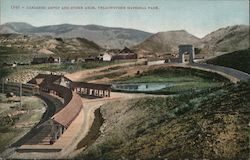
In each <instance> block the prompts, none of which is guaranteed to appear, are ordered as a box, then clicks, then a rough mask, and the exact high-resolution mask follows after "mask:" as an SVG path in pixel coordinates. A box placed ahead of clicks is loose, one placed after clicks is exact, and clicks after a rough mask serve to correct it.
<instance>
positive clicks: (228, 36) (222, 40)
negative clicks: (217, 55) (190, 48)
mask: <svg viewBox="0 0 250 160" xmlns="http://www.w3.org/2000/svg"><path fill="white" fill-rule="evenodd" d="M249 33H250V31H249V26H246V25H235V26H228V27H225V28H220V29H218V30H216V31H214V32H212V33H210V34H208V35H206V36H205V37H203V38H202V39H201V41H200V43H199V45H200V47H201V48H203V49H205V50H207V51H217V52H232V51H237V50H241V49H247V48H249V38H250V37H249Z"/></svg>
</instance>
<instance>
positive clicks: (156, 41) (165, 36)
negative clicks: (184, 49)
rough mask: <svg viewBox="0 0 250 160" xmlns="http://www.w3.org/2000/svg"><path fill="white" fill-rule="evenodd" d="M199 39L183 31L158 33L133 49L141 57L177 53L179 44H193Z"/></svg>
mask: <svg viewBox="0 0 250 160" xmlns="http://www.w3.org/2000/svg"><path fill="white" fill-rule="evenodd" d="M199 40H200V39H199V38H197V37H195V36H193V35H192V34H190V33H188V32H187V31H185V30H178V31H167V32H159V33H156V34H154V35H152V36H151V37H149V38H148V39H147V40H145V41H144V42H143V43H141V44H139V45H137V46H135V47H134V48H135V49H136V50H137V51H138V52H139V53H141V54H143V55H149V54H157V53H158V54H163V53H173V52H175V53H176V52H178V45H180V44H195V43H198V41H199Z"/></svg>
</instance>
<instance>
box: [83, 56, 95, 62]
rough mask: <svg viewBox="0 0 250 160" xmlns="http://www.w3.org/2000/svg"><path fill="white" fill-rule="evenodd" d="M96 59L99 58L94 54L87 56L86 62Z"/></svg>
mask: <svg viewBox="0 0 250 160" xmlns="http://www.w3.org/2000/svg"><path fill="white" fill-rule="evenodd" d="M96 60H97V58H96V57H94V56H89V57H87V58H85V62H92V61H96Z"/></svg>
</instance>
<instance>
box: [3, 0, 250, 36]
mask: <svg viewBox="0 0 250 160" xmlns="http://www.w3.org/2000/svg"><path fill="white" fill-rule="evenodd" d="M0 2H1V3H0V6H1V8H0V9H1V10H0V11H1V12H0V13H1V15H0V24H4V23H7V22H27V23H29V24H31V25H34V26H44V25H55V24H64V23H68V24H79V25H87V24H96V25H102V26H108V27H122V28H133V29H139V30H144V31H147V32H151V33H156V32H162V31H169V30H180V29H184V30H186V31H188V32H189V33H191V34H193V35H195V36H197V37H203V36H205V35H206V34H208V33H210V32H212V31H214V30H217V29H218V28H221V27H226V26H230V25H237V24H246V25H249V1H248V0H0ZM49 7H50V8H49ZM51 7H52V8H51ZM53 7H55V8H53ZM67 7H68V8H67ZM81 7H82V8H81ZM85 7H89V8H85ZM107 7H114V8H107ZM117 7H118V8H119V9H118V8H117ZM129 7H137V8H133V9H130V8H129ZM34 8H35V9H34ZM124 8H125V9H124Z"/></svg>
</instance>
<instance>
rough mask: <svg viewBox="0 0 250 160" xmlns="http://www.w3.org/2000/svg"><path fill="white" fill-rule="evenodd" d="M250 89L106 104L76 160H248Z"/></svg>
mask: <svg viewBox="0 0 250 160" xmlns="http://www.w3.org/2000/svg"><path fill="white" fill-rule="evenodd" d="M249 96H250V85H249V84H240V85H236V86H234V85H227V86H223V87H221V88H217V89H212V90H210V91H207V92H205V93H199V94H187V95H182V96H179V97H165V98H164V97H151V98H139V99H138V98H137V99H132V100H129V101H128V100H124V101H116V102H110V103H108V104H106V105H104V106H102V107H101V113H102V115H103V118H104V124H103V126H102V127H101V132H102V133H101V136H100V137H99V138H98V139H97V140H96V141H95V142H94V144H93V145H91V146H90V147H88V148H87V149H86V150H85V151H84V152H83V153H82V154H81V155H79V157H78V158H81V159H107V160H108V159H247V158H248V156H249V152H248V131H247V125H248V123H249V121H248V120H249V114H248V113H249V111H250V110H249V100H248V99H249Z"/></svg>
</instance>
